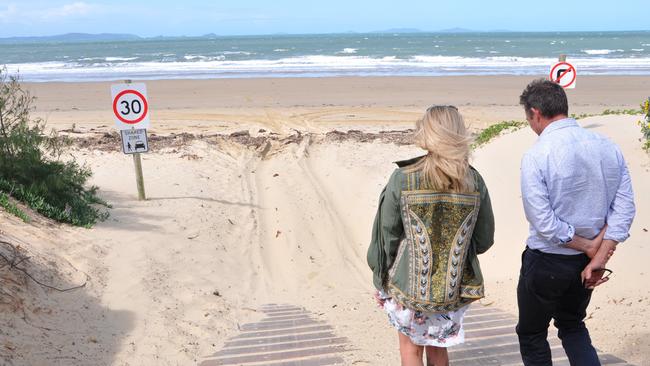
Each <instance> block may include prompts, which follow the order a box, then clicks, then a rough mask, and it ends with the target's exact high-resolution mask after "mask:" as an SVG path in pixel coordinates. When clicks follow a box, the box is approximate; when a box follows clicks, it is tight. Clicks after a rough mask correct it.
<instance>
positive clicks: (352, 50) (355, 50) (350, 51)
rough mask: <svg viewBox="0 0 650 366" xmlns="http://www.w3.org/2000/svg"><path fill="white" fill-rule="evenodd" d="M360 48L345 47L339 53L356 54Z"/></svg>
mask: <svg viewBox="0 0 650 366" xmlns="http://www.w3.org/2000/svg"><path fill="white" fill-rule="evenodd" d="M358 50H359V49H358V48H344V49H343V50H342V51H339V52H338V53H343V54H348V55H349V54H354V53H357V51H358Z"/></svg>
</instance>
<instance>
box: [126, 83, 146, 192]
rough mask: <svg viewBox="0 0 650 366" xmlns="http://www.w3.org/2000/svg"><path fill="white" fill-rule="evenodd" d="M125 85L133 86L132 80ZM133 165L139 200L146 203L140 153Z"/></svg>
mask: <svg viewBox="0 0 650 366" xmlns="http://www.w3.org/2000/svg"><path fill="white" fill-rule="evenodd" d="M124 84H131V80H124ZM136 151H137V150H136ZM133 165H134V166H135V183H136V185H137V187H138V200H139V201H144V200H146V199H147V196H146V195H145V192H144V175H143V174H142V158H141V157H140V153H135V154H133Z"/></svg>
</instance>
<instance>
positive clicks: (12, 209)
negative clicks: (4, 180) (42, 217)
mask: <svg viewBox="0 0 650 366" xmlns="http://www.w3.org/2000/svg"><path fill="white" fill-rule="evenodd" d="M0 207H2V208H4V209H5V211H7V212H8V213H10V214H12V215H14V216H17V217H19V218H20V219H21V220H23V222H29V221H30V218H29V216H27V213H25V211H23V210H21V209H20V208H19V207H18V206H16V204H15V203H13V202H11V200H10V199H9V195H8V194H6V193H4V192H0Z"/></svg>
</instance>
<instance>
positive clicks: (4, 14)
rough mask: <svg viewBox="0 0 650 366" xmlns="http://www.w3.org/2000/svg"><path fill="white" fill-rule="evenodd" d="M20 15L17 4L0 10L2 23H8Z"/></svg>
mask: <svg viewBox="0 0 650 366" xmlns="http://www.w3.org/2000/svg"><path fill="white" fill-rule="evenodd" d="M17 15H18V7H17V6H16V5H15V4H9V5H7V8H6V9H5V10H1V9H0V21H6V20H9V19H12V18H14V17H15V16H17Z"/></svg>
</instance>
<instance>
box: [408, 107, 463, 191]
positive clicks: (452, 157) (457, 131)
mask: <svg viewBox="0 0 650 366" xmlns="http://www.w3.org/2000/svg"><path fill="white" fill-rule="evenodd" d="M414 142H415V144H416V145H417V146H418V147H420V148H422V149H424V150H427V151H428V154H427V155H426V156H425V157H424V158H422V159H420V160H419V161H418V162H417V163H415V164H413V165H411V166H410V167H409V168H407V172H413V171H420V172H421V174H422V177H423V182H424V185H425V186H426V187H427V188H429V189H433V190H436V191H445V192H456V193H463V192H472V191H474V189H475V187H474V186H475V185H474V175H473V174H472V173H471V171H470V167H469V156H470V144H471V142H472V138H471V137H470V136H469V134H468V133H467V129H466V128H465V121H464V120H463V116H461V115H460V113H458V109H456V107H453V106H432V107H429V108H428V109H427V111H426V113H425V114H424V116H423V117H422V118H421V119H420V120H418V121H417V123H416V125H415V135H414Z"/></svg>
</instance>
